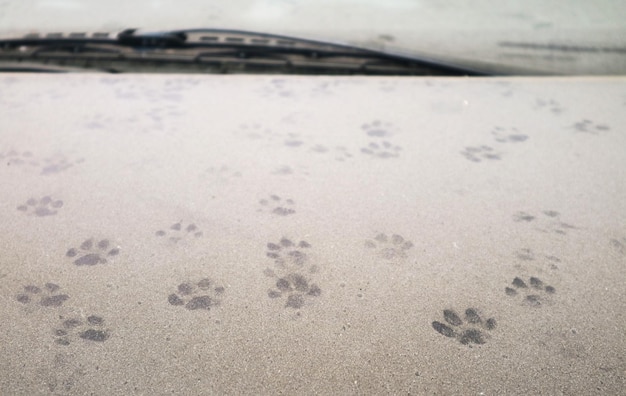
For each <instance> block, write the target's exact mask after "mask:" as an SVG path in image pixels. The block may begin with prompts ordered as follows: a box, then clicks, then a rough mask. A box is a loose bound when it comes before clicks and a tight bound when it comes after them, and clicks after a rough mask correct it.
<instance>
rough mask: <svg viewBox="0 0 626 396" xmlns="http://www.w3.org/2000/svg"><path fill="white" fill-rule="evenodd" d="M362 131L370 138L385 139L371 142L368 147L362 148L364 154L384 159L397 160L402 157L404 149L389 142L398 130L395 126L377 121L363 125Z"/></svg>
mask: <svg viewBox="0 0 626 396" xmlns="http://www.w3.org/2000/svg"><path fill="white" fill-rule="evenodd" d="M361 129H362V130H363V131H364V132H365V134H366V135H367V136H368V137H369V138H374V139H384V140H376V141H371V142H370V143H368V145H367V146H365V147H362V148H361V152H362V153H363V154H366V155H369V156H372V157H375V158H383V159H387V158H397V157H399V156H400V151H401V150H402V148H401V147H400V146H396V145H394V144H393V143H391V142H390V141H389V138H390V137H391V136H393V135H394V131H395V129H396V128H395V127H394V126H393V124H391V123H388V122H383V121H379V120H376V121H372V122H370V123H367V124H363V125H361Z"/></svg>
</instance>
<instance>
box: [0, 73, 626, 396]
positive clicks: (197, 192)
mask: <svg viewBox="0 0 626 396" xmlns="http://www.w3.org/2000/svg"><path fill="white" fill-rule="evenodd" d="M0 87H1V89H0V103H1V105H0V118H1V119H2V120H3V128H2V129H3V132H2V138H1V140H0V158H1V159H2V167H0V180H1V181H2V185H3V188H2V189H1V190H0V202H1V206H0V208H1V210H0V246H1V249H0V263H1V264H0V279H2V282H0V295H1V296H2V301H3V304H2V307H1V308H0V310H1V315H2V318H3V320H2V321H1V322H0V345H2V355H3V359H2V360H1V361H0V373H1V375H0V388H1V389H3V392H5V393H9V394H19V393H25V394H34V393H41V392H52V393H54V392H61V393H72V394H85V393H96V394H101V393H107V394H133V393H136V394H139V393H163V394H164V393H177V392H183V393H189V394H191V393H195V394H203V393H219V394H225V393H232V394H241V393H253V394H271V393H281V392H284V393H291V394H293V393H299V394H315V393H321V394H362V393H368V394H372V393H381V394H382V393H411V394H434V393H445V394H450V393H456V394H468V393H478V392H483V393H486V394H496V393H503V392H512V393H523V394H529V393H531V394H532V393H534V394H537V393H556V392H563V393H578V392H582V393H592V392H595V391H596V390H599V391H600V392H602V393H607V394H609V393H619V392H621V391H622V390H623V389H624V386H625V382H624V370H625V369H626V366H625V363H624V360H623V353H622V352H623V351H624V350H625V348H626V340H625V338H624V331H623V329H624V326H625V325H626V322H625V318H624V314H623V313H624V312H626V303H625V300H624V298H623V296H624V293H625V291H626V285H625V281H624V280H625V279H626V266H624V262H625V261H624V260H625V259H626V230H625V229H624V222H625V221H626V219H625V216H626V177H624V176H625V175H624V169H625V165H626V151H625V150H624V147H626V135H625V134H624V133H623V128H624V125H626V116H625V114H626V112H625V111H624V109H625V106H626V97H625V96H624V92H625V89H624V88H625V87H626V80H625V79H614V78H613V79H611V78H586V79H566V78H562V79H557V78H544V79H514V78H496V79H487V78H477V79H446V78H405V79H398V78H365V77H363V78H360V77H359V78H337V77H280V78H278V77H256V76H227V77H220V76H205V77H188V76H178V75H173V76H160V75H153V76H138V75H123V76H104V77H103V76H100V75H63V76H59V75H54V76H50V75H21V74H5V75H2V76H1V77H0Z"/></svg>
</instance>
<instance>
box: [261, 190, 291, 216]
mask: <svg viewBox="0 0 626 396" xmlns="http://www.w3.org/2000/svg"><path fill="white" fill-rule="evenodd" d="M259 205H261V207H262V209H259V211H269V212H270V213H272V214H275V215H278V216H289V215H292V214H295V213H296V210H295V209H294V208H293V206H294V205H295V202H294V201H293V199H290V198H287V199H284V200H283V199H282V198H281V197H279V196H278V195H273V194H272V195H270V196H269V198H267V199H265V198H264V199H261V200H259Z"/></svg>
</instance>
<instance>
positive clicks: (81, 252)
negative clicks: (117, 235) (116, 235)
mask: <svg viewBox="0 0 626 396" xmlns="http://www.w3.org/2000/svg"><path fill="white" fill-rule="evenodd" d="M119 253H120V249H119V248H118V247H112V246H111V242H110V241H109V240H108V239H102V240H100V241H98V242H96V241H94V239H93V238H90V239H87V240H85V241H84V242H83V243H81V244H80V247H79V248H71V249H69V250H68V251H67V253H65V256H66V257H68V258H71V259H74V261H73V263H74V264H76V265H78V266H83V265H88V266H92V265H96V264H105V263H106V262H107V259H106V257H112V256H117V255H118V254H119Z"/></svg>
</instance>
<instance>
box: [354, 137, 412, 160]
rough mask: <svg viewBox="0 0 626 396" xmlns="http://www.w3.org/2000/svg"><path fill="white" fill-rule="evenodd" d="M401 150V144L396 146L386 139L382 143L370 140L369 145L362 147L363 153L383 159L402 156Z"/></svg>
mask: <svg viewBox="0 0 626 396" xmlns="http://www.w3.org/2000/svg"><path fill="white" fill-rule="evenodd" d="M400 150H402V148H401V147H400V146H394V145H393V144H391V142H389V141H386V140H384V141H382V142H380V143H378V142H370V143H369V144H368V145H367V146H365V147H362V148H361V152H362V153H363V154H367V155H370V156H372V157H376V158H382V159H387V158H397V157H399V156H400Z"/></svg>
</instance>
